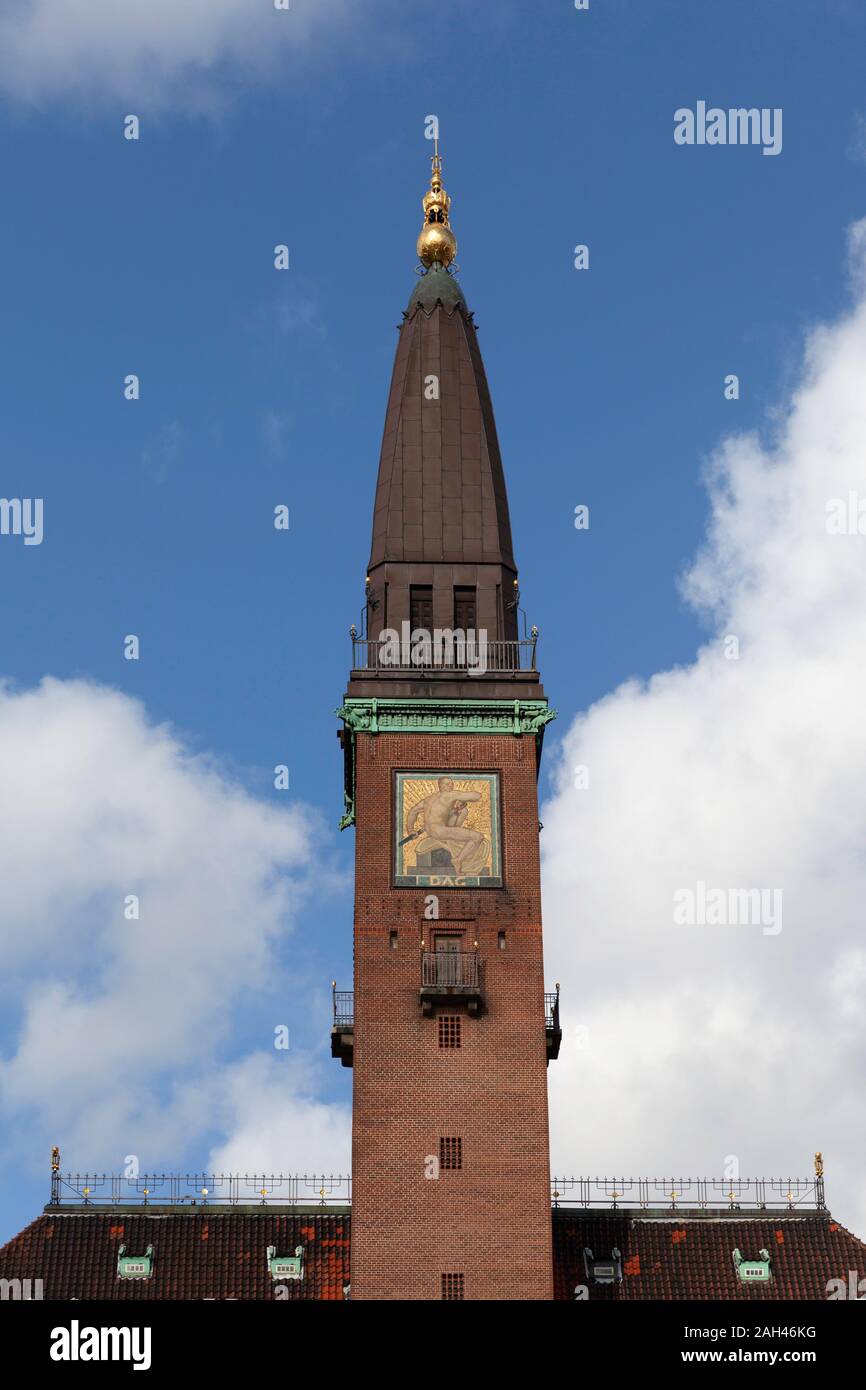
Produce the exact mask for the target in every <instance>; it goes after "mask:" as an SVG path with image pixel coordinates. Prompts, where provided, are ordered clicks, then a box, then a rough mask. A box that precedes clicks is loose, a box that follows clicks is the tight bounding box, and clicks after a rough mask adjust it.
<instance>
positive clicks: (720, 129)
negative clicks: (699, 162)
mask: <svg viewBox="0 0 866 1390" xmlns="http://www.w3.org/2000/svg"><path fill="white" fill-rule="evenodd" d="M674 142H675V143H676V144H677V145H762V146H763V149H762V151H761V153H762V154H781V153H782V108H781V106H773V107H770V106H762V107H757V106H750V107H745V106H736V107H734V106H732V107H730V108H729V109H728V110H727V111H726V110H724V108H723V107H721V106H709V107H708V106H707V103H706V102H705V101H699V102H697V103H696V105H695V109H694V111H693V110H692V109H691V107H689V106H681V107H680V108H679V109H678V110H677V111H675V112H674Z"/></svg>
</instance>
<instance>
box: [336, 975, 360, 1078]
mask: <svg viewBox="0 0 866 1390" xmlns="http://www.w3.org/2000/svg"><path fill="white" fill-rule="evenodd" d="M331 989H332V991H333V995H334V1022H333V1024H332V1026H331V1056H332V1057H339V1059H340V1062H341V1064H342V1065H343V1066H344V1067H350V1066H351V1065H352V1060H353V1056H354V1051H355V995H354V991H353V990H351V989H337V981H336V980H332V981H331Z"/></svg>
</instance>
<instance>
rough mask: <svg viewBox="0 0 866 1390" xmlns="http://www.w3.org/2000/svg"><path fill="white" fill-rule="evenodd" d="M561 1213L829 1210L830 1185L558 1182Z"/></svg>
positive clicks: (816, 1181)
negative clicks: (600, 1209)
mask: <svg viewBox="0 0 866 1390" xmlns="http://www.w3.org/2000/svg"><path fill="white" fill-rule="evenodd" d="M550 1193H551V1198H552V1200H553V1205H554V1206H555V1207H561V1206H568V1207H607V1208H608V1209H611V1210H614V1211H616V1210H618V1209H619V1208H621V1207H625V1208H635V1207H636V1208H639V1209H649V1208H653V1209H656V1210H658V1209H659V1208H666V1209H667V1210H669V1211H683V1210H695V1211H700V1210H703V1209H705V1208H711V1209H713V1210H720V1209H727V1210H729V1211H734V1212H735V1211H740V1210H742V1209H743V1208H747V1209H748V1210H758V1211H764V1210H778V1209H780V1208H783V1209H785V1210H788V1211H794V1210H796V1209H797V1208H799V1207H807V1208H815V1209H817V1210H818V1211H824V1210H826V1208H825V1206H824V1179H823V1177H815V1178H624V1177H622V1178H552V1179H551V1183H550Z"/></svg>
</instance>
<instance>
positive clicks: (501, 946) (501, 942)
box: [497, 931, 505, 951]
mask: <svg viewBox="0 0 866 1390" xmlns="http://www.w3.org/2000/svg"><path fill="white" fill-rule="evenodd" d="M497 935H498V940H499V949H500V951H504V950H505V932H504V931H501V932H499V933H498V934H497Z"/></svg>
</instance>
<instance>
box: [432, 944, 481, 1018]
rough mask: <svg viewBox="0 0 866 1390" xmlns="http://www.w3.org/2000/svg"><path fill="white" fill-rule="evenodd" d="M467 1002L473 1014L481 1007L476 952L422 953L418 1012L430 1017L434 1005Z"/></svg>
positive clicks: (479, 977) (479, 976) (469, 1010)
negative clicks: (419, 1009)
mask: <svg viewBox="0 0 866 1390" xmlns="http://www.w3.org/2000/svg"><path fill="white" fill-rule="evenodd" d="M457 1000H459V1001H460V1002H461V1003H464V1004H465V1005H466V1008H467V1011H468V1012H469V1013H470V1014H472V1015H473V1016H474V1015H476V1014H477V1013H478V1011H479V1009H480V1007H481V971H480V969H479V966H478V952H477V951H422V952H421V1011H422V1013H423V1014H424V1015H425V1016H427V1017H429V1016H430V1015H431V1014H432V1013H433V1009H434V1008H435V1006H436V1005H437V1004H453V1003H455V1002H456V1001H457Z"/></svg>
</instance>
